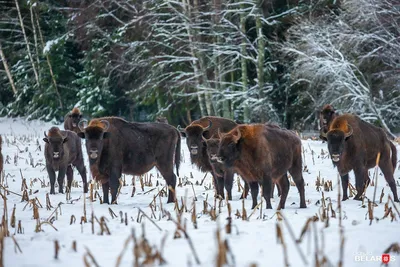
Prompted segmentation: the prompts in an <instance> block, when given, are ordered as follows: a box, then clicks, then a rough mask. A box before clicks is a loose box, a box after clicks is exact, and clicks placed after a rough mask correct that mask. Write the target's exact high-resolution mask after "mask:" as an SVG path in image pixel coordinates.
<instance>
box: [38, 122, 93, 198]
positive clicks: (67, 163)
mask: <svg viewBox="0 0 400 267" xmlns="http://www.w3.org/2000/svg"><path fill="white" fill-rule="evenodd" d="M44 136H45V137H44V138H43V141H45V142H46V144H45V148H44V156H45V159H46V169H47V173H48V174H49V178H50V194H55V191H54V184H55V182H56V173H55V172H56V171H58V178H57V181H58V192H59V193H64V191H63V185H64V177H65V174H67V181H68V184H67V188H68V190H71V184H72V180H73V170H72V166H75V167H76V168H77V169H78V172H79V174H80V175H81V177H82V182H83V192H85V193H87V191H88V185H87V179H86V168H85V164H84V163H83V154H82V143H81V139H80V138H79V137H78V136H77V135H76V133H74V132H72V131H61V130H60V129H59V128H58V127H51V128H50V130H49V132H48V134H46V132H44Z"/></svg>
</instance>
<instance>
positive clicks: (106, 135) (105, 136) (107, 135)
mask: <svg viewBox="0 0 400 267" xmlns="http://www.w3.org/2000/svg"><path fill="white" fill-rule="evenodd" d="M110 136H111V133H110V132H104V133H103V138H104V139H107V138H110Z"/></svg>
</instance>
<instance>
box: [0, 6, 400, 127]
mask: <svg viewBox="0 0 400 267" xmlns="http://www.w3.org/2000/svg"><path fill="white" fill-rule="evenodd" d="M3 3H4V4H3ZM3 3H2V8H1V10H0V12H1V19H0V56H1V61H2V64H0V109H1V110H0V112H1V115H3V116H27V118H28V119H43V120H47V121H50V120H54V121H62V120H63V117H64V115H65V114H66V113H67V112H68V111H69V110H71V109H72V108H73V107H75V106H77V107H79V108H80V109H81V111H82V112H83V113H84V114H85V115H86V116H87V117H98V116H106V115H116V116H121V117H124V118H126V119H128V120H135V121H151V120H154V119H155V117H157V116H164V117H166V118H167V119H168V121H169V122H170V123H172V124H175V125H177V124H180V125H187V124H189V123H190V122H191V121H192V120H193V119H196V118H199V117H201V116H207V115H210V116H214V115H215V116H223V117H226V118H231V119H235V120H236V121H240V122H244V123H248V122H263V121H274V122H277V123H278V124H280V125H282V126H284V127H287V128H291V129H298V130H307V129H315V128H317V120H318V111H319V109H320V108H321V107H322V106H323V105H324V104H327V103H331V104H333V106H334V107H335V108H336V109H337V110H338V111H339V112H342V113H344V112H352V113H355V114H358V115H360V116H361V117H362V118H363V119H365V120H367V121H370V122H373V123H375V124H377V125H380V126H382V127H384V128H386V129H388V130H389V131H392V132H398V131H400V72H399V62H400V38H399V37H400V34H399V33H400V32H399V31H400V27H399V24H400V6H399V5H398V3H397V1H396V0H341V1H339V0H303V1H300V0H285V1H282V0H263V1H261V0H212V1H208V0H173V1H172V0H96V1H75V0H63V1H50V0H46V1H37V0H28V1H27V0H9V1H3Z"/></svg>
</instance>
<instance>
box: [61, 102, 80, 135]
mask: <svg viewBox="0 0 400 267" xmlns="http://www.w3.org/2000/svg"><path fill="white" fill-rule="evenodd" d="M81 119H82V113H81V111H80V110H79V108H73V109H72V111H70V112H68V113H67V114H66V115H65V117H64V129H65V130H70V131H73V132H75V133H79V132H80V130H79V127H78V124H79V121H80V120H81Z"/></svg>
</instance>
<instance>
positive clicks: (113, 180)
mask: <svg viewBox="0 0 400 267" xmlns="http://www.w3.org/2000/svg"><path fill="white" fill-rule="evenodd" d="M120 170H122V168H119V167H115V168H113V169H112V170H111V175H110V189H111V204H117V194H118V188H119V186H120V184H119V178H120V177H121V175H122V173H121V171H120Z"/></svg>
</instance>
